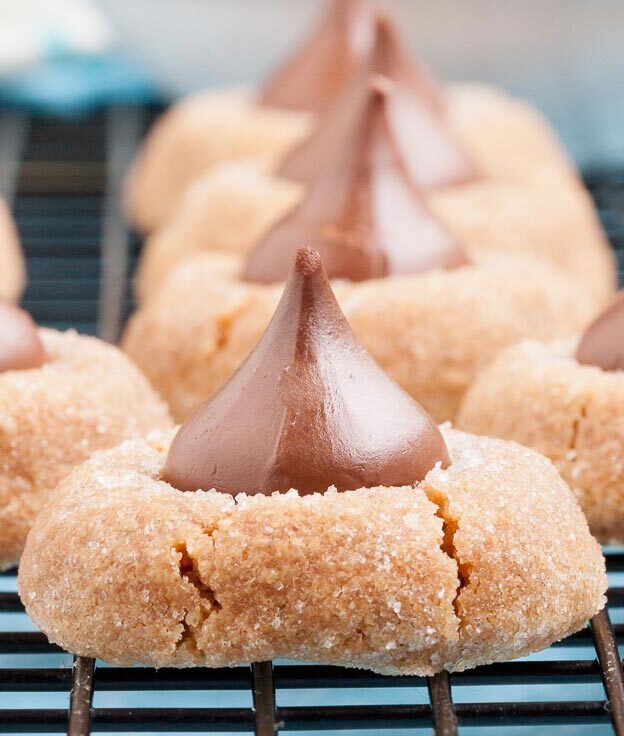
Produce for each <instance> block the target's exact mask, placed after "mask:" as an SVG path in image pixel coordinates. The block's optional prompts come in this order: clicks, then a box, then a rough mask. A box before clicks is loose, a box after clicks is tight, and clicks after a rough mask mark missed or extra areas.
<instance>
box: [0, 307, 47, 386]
mask: <svg viewBox="0 0 624 736" xmlns="http://www.w3.org/2000/svg"><path fill="white" fill-rule="evenodd" d="M45 359H46V356H45V350H44V347H43V344H42V342H41V340H40V338H39V333H38V332H37V326H36V325H35V323H34V322H33V320H32V319H31V317H30V315H29V314H28V312H25V311H24V310H23V309H20V308H19V307H16V306H15V305H14V304H9V303H8V302H5V301H1V300H0V373H3V372H5V371H18V370H27V369H29V368H39V367H40V366H41V365H43V363H45Z"/></svg>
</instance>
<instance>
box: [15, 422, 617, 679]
mask: <svg viewBox="0 0 624 736" xmlns="http://www.w3.org/2000/svg"><path fill="white" fill-rule="evenodd" d="M443 433H444V438H445V440H446V443H447V446H448V448H449V452H450V455H451V460H452V463H451V465H450V466H449V467H448V468H447V469H445V470H442V469H440V468H436V469H434V470H432V471H431V472H430V473H429V474H428V475H427V476H426V478H425V480H424V481H423V482H422V484H420V485H419V486H416V487H404V488H368V489H360V490H357V491H349V492H344V493H336V492H335V491H332V490H329V491H327V492H325V493H324V494H314V495H311V496H305V497H301V496H299V495H298V493H297V492H296V491H290V492H288V493H286V494H274V495H271V496H262V495H260V496H254V497H249V496H246V495H245V494H240V495H239V496H237V497H236V498H233V497H232V496H230V495H229V494H220V493H217V492H215V491H207V492H206V491H198V492H194V493H189V492H186V493H182V492H180V491H177V490H175V489H173V488H172V487H171V486H169V485H168V484H166V483H164V482H163V481H161V480H159V478H160V473H161V470H162V467H163V464H164V460H165V456H166V453H167V450H168V447H169V443H170V441H171V434H164V435H158V436H152V437H151V438H149V439H148V440H147V441H140V440H137V441H128V442H126V443H124V444H123V445H122V446H120V447H119V448H116V449H114V450H110V451H106V452H102V453H97V454H96V455H95V456H94V457H93V458H92V459H90V460H89V461H87V462H86V463H85V464H84V465H82V466H81V467H79V468H77V469H76V470H75V471H73V473H72V474H71V475H70V476H69V477H68V478H66V479H65V480H64V481H63V482H62V484H61V486H60V487H59V489H58V490H57V492H56V493H55V494H54V498H53V500H52V501H51V503H49V504H48V505H47V506H46V508H45V509H44V511H43V512H42V513H41V514H40V516H39V518H38V520H37V523H36V525H35V528H34V529H33V532H32V534H31V535H30V537H29V539H28V542H27V546H26V550H25V553H24V556H23V558H22V563H21V566H20V575H19V589H20V594H21V596H22V599H23V600H24V602H25V604H26V608H27V611H28V613H29V614H30V615H31V617H32V618H33V620H34V621H35V622H36V623H37V624H38V625H39V626H40V627H41V628H42V629H43V631H45V632H46V634H47V635H48V637H49V638H50V640H51V641H53V642H56V643H58V644H60V645H61V646H63V647H64V648H66V649H68V650H69V651H74V652H77V653H79V654H82V655H85V656H99V657H101V658H103V659H105V660H106V661H109V662H114V663H118V664H131V663H144V664H148V665H155V666H168V665H175V666H187V665H208V666H230V665H235V664H238V663H241V662H249V661H261V660H267V659H271V658H277V657H288V658H295V659H303V660H313V661H318V662H325V663H330V664H338V665H343V666H350V667H364V668H367V669H372V670H374V671H377V672H381V673H385V674H422V675H429V674H432V673H434V672H437V671H440V670H442V669H448V670H451V671H452V670H461V669H465V668H467V667H472V666H475V665H478V664H482V663H486V662H492V661H499V660H502V659H508V658H510V657H517V656H523V655H526V654H528V653H530V652H532V651H535V650H538V649H541V648H543V647H545V646H547V645H548V644H550V643H551V642H552V641H553V640H555V639H558V638H561V637H563V636H566V635H567V634H569V633H571V632H573V631H575V630H577V629H578V628H580V627H581V626H582V625H583V624H584V622H585V621H586V620H587V619H588V618H589V617H591V616H592V615H594V614H595V613H596V612H597V611H598V610H600V609H601V608H602V606H603V605H604V602H605V597H604V591H605V589H606V584H607V583H606V576H605V566H604V560H603V558H602V556H601V554H600V549H599V547H598V545H597V544H596V543H595V542H594V540H593V539H592V538H591V537H590V535H589V532H588V530H587V524H586V521H585V519H584V517H583V515H582V513H581V512H580V510H579V509H578V507H577V505H576V502H575V500H574V498H573V496H572V495H571V493H570V491H569V490H568V489H567V487H566V485H565V484H564V483H563V482H562V480H561V478H560V477H559V475H558V474H557V472H556V470H555V469H554V467H553V466H552V465H551V464H550V462H549V461H547V460H545V459H544V458H542V457H540V456H538V455H537V454H536V453H534V452H532V451H530V450H527V449H524V448H521V447H520V446H518V445H515V444H513V443H507V442H502V441H500V440H492V439H485V438H477V437H474V436H471V435H466V434H463V433H459V432H456V431H453V430H450V429H443Z"/></svg>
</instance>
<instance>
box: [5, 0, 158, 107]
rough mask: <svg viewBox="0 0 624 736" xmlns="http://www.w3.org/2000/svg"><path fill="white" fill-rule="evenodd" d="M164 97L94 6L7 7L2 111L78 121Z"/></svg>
mask: <svg viewBox="0 0 624 736" xmlns="http://www.w3.org/2000/svg"><path fill="white" fill-rule="evenodd" d="M159 96H160V95H159V92H158V89H157V86H156V84H155V83H154V82H153V81H151V80H150V78H149V77H148V75H147V74H146V73H144V72H143V71H142V70H141V68H140V64H137V62H136V60H132V61H130V60H129V59H128V58H127V57H126V55H125V54H124V53H123V52H122V51H121V50H120V49H119V46H118V43H117V37H116V34H115V32H114V31H113V29H112V27H111V25H110V23H109V22H108V20H107V19H106V17H105V15H104V14H103V13H102V12H101V11H100V10H98V8H97V7H96V6H95V5H93V4H92V3H91V2H90V1H89V0H55V2H54V3H46V2H43V1H42V0H20V2H19V3H16V2H12V1H10V0H0V104H2V105H6V106H13V107H24V108H28V109H30V110H34V111H38V112H51V113H58V114H72V113H77V112H82V111H88V110H90V109H92V108H93V107H97V106H103V105H114V104H124V103H146V102H151V101H154V100H155V99H157V98H159Z"/></svg>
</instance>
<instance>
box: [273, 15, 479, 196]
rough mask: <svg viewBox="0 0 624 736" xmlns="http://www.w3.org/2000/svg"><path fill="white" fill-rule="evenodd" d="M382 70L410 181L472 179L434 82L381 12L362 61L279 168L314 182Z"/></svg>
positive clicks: (428, 183)
mask: <svg viewBox="0 0 624 736" xmlns="http://www.w3.org/2000/svg"><path fill="white" fill-rule="evenodd" d="M380 75H381V76H384V77H387V78H388V79H389V80H391V81H392V82H393V83H394V92H393V95H392V104H391V105H389V108H388V125H389V128H390V137H391V139H392V142H393V145H394V147H395V149H396V154H397V157H398V158H399V159H400V160H401V162H402V165H403V166H404V168H405V170H406V172H407V174H408V175H409V177H410V179H411V180H412V182H413V183H414V184H415V185H416V186H418V187H420V188H421V189H433V188H435V187H440V186H446V185H453V184H463V183H465V182H467V181H470V180H472V179H474V178H475V171H474V168H473V166H472V164H471V162H470V161H469V159H468V157H467V156H466V154H465V153H464V151H463V149H462V147H461V146H460V145H459V143H458V142H457V141H456V140H455V138H454V135H453V133H452V131H451V130H450V128H449V126H448V123H447V121H446V119H445V110H444V101H443V98H442V94H441V92H440V90H439V89H438V86H437V84H436V83H435V82H434V80H433V78H432V77H431V75H430V73H429V71H428V70H427V69H426V68H425V67H424V66H423V65H421V64H415V63H413V62H411V61H410V60H409V59H408V57H407V54H406V53H405V51H404V49H403V48H402V45H401V42H400V39H399V37H398V34H397V32H396V30H395V28H394V26H393V25H392V23H391V22H390V20H388V19H387V18H386V17H385V16H382V15H378V16H377V19H376V22H375V43H374V45H373V46H372V48H371V52H370V55H369V57H368V59H367V62H366V64H364V65H362V68H361V71H360V73H359V74H357V75H355V78H354V79H353V80H352V81H351V83H350V84H349V85H348V87H347V89H346V90H345V92H344V93H343V94H342V95H341V96H340V98H339V99H338V100H337V102H336V103H335V104H334V105H333V106H332V107H331V109H330V110H329V111H328V112H327V113H326V115H325V116H324V117H323V118H322V120H321V123H320V125H319V126H318V128H317V130H316V131H315V133H314V134H313V135H312V136H311V137H310V138H309V139H308V140H307V141H305V142H304V143H302V144H301V146H299V147H298V148H297V149H295V151H293V153H292V154H291V155H290V156H288V157H287V158H286V159H285V161H284V162H283V164H282V166H281V167H280V169H279V172H278V173H279V174H280V175H281V176H284V177H286V178H289V179H295V180H297V181H300V182H302V183H304V184H310V183H312V182H313V181H314V179H315V178H316V177H317V176H318V175H319V173H320V172H321V171H322V170H323V168H324V167H326V166H327V164H328V162H329V161H331V160H333V159H335V158H336V156H340V154H341V151H342V149H343V148H344V147H345V146H349V145H350V141H351V140H352V138H353V136H354V135H357V131H358V129H359V128H360V126H361V123H362V121H361V117H362V115H364V114H365V105H366V99H367V95H368V89H369V86H370V79H371V77H374V76H380Z"/></svg>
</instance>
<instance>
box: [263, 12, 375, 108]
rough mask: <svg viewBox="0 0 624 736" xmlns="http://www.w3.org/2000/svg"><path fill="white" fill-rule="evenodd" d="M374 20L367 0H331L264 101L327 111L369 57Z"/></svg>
mask: <svg viewBox="0 0 624 736" xmlns="http://www.w3.org/2000/svg"><path fill="white" fill-rule="evenodd" d="M373 20H374V14H373V11H372V9H371V8H370V6H369V5H368V3H367V2H366V1H365V0H332V2H331V3H330V8H329V13H328V14H327V16H326V17H325V19H324V21H323V22H322V24H321V25H320V27H319V28H318V29H317V30H316V32H315V33H314V34H313V36H312V37H311V38H310V39H309V40H308V41H307V42H306V43H305V44H304V45H303V46H302V48H301V49H300V50H298V51H297V52H296V53H295V54H294V55H293V56H292V57H291V58H290V59H289V60H288V61H287V63H286V64H285V65H284V66H283V67H282V68H281V69H279V70H278V71H277V72H276V73H275V75H274V76H273V78H272V79H271V80H270V81H269V83H268V84H267V86H266V87H265V89H264V92H263V94H262V95H261V98H260V102H261V103H262V104H264V105H271V106H273V107H282V108H286V109H290V110H313V111H315V112H319V111H321V110H325V109H326V108H327V106H328V105H329V104H330V103H331V102H333V100H334V99H335V98H336V96H337V94H338V93H339V92H340V91H341V89H342V88H343V86H344V84H345V82H346V81H347V80H348V79H349V78H350V77H351V76H352V74H354V72H355V71H356V69H357V68H358V65H359V64H360V63H361V61H362V59H363V58H365V56H366V53H367V52H368V50H369V48H370V46H371V44H372V41H373Z"/></svg>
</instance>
